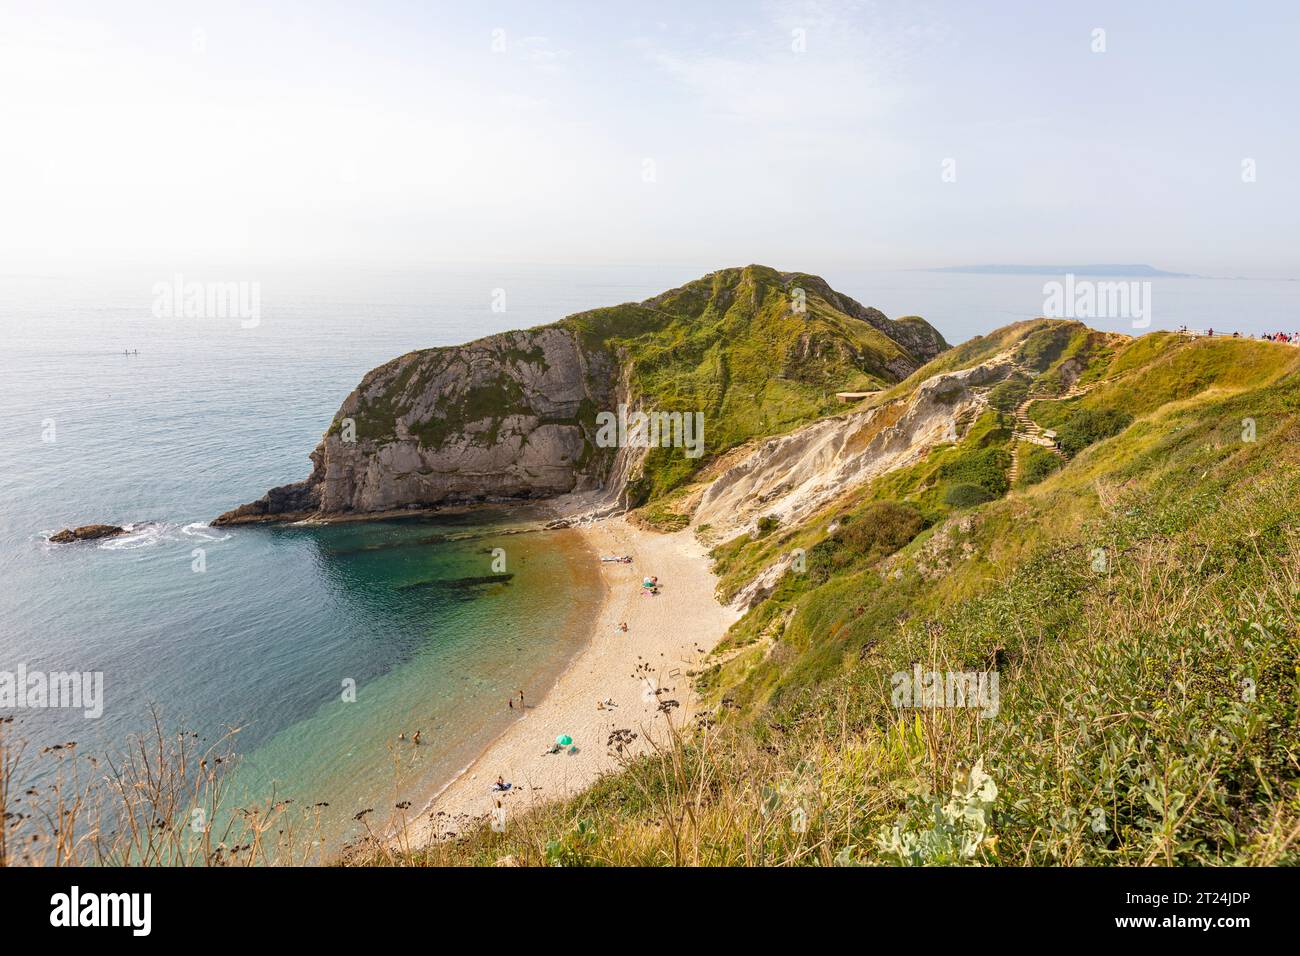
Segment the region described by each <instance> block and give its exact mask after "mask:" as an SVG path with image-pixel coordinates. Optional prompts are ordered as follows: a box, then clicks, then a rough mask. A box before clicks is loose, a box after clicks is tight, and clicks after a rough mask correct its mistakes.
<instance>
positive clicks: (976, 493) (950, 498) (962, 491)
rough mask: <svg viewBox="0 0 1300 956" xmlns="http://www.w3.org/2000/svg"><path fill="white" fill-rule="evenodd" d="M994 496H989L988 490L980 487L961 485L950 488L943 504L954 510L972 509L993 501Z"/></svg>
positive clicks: (945, 493) (945, 494)
mask: <svg viewBox="0 0 1300 956" xmlns="http://www.w3.org/2000/svg"><path fill="white" fill-rule="evenodd" d="M994 497H995V496H994V495H991V494H989V492H988V490H987V489H985V488H981V487H980V486H979V485H972V484H965V483H963V484H959V485H953V486H952V487H950V488H949V489H948V490H947V491H946V492H944V495H943V503H944V504H946V505H948V506H950V507H953V508H970V507H972V506H974V505H982V504H984V502H986V501H992V500H993V499H994Z"/></svg>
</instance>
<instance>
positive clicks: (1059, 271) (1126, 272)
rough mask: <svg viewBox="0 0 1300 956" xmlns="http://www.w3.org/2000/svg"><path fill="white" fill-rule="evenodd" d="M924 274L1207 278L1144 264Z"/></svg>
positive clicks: (954, 268) (981, 268)
mask: <svg viewBox="0 0 1300 956" xmlns="http://www.w3.org/2000/svg"><path fill="white" fill-rule="evenodd" d="M920 271H921V272H963V273H970V274H973V275H1006V276H1059V275H1065V274H1066V273H1071V274H1073V275H1077V276H1130V277H1139V278H1166V279H1201V278H1204V276H1198V275H1194V274H1193V273H1190V272H1166V271H1165V270H1164V269H1157V268H1156V267H1155V266H1149V265H1147V264H1145V263H1102V264H1098V263H1090V264H1086V265H1047V266H1030V265H1002V264H991V265H976V266H941V267H938V268H934V269H921V270H920Z"/></svg>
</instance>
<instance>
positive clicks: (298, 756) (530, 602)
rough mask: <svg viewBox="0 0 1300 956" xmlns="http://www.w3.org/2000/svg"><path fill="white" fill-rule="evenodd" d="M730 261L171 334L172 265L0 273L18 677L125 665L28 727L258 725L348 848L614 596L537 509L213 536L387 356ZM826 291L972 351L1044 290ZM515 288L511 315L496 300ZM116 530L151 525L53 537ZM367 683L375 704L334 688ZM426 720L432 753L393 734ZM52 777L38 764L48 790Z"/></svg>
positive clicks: (1273, 302)
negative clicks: (162, 311) (97, 535)
mask: <svg viewBox="0 0 1300 956" xmlns="http://www.w3.org/2000/svg"><path fill="white" fill-rule="evenodd" d="M790 265H791V266H794V267H797V266H799V265H807V264H790ZM709 268H710V267H709V266H703V265H694V266H691V265H685V266H676V267H669V266H637V267H620V268H615V267H590V268H558V267H552V266H547V267H542V266H517V265H516V266H476V267H473V268H470V267H442V268H425V269H407V270H369V271H355V270H325V271H319V270H318V271H315V272H311V273H306V272H293V271H287V270H281V271H256V270H250V271H240V270H233V271H232V270H222V269H211V270H207V271H204V272H200V271H197V270H191V271H189V272H187V273H186V275H187V278H189V279H208V280H242V281H257V282H259V283H260V284H261V311H262V316H261V322H260V324H259V325H258V326H257V327H255V328H250V329H245V328H242V327H241V325H240V322H239V321H238V320H236V319H159V318H155V317H154V316H153V314H152V312H151V306H152V303H153V285H154V284H155V283H157V282H160V281H170V280H171V278H172V276H173V275H174V273H175V272H177V271H185V270H180V269H177V268H173V267H172V266H170V265H164V266H162V267H159V268H153V269H115V270H112V271H107V270H105V271H103V272H102V273H101V274H88V273H51V274H47V275H0V336H2V337H3V338H2V340H0V342H2V345H3V348H0V408H3V409H4V415H5V421H4V425H3V427H0V671H6V670H7V671H13V670H16V669H17V666H18V665H19V664H25V665H26V666H27V668H28V669H41V670H47V671H54V670H59V671H62V670H90V671H96V670H98V671H103V672H104V675H105V677H104V679H105V697H106V706H105V712H104V715H103V717H102V718H100V719H99V720H87V719H85V718H83V717H81V716H80V712H72V711H56V710H44V711H30V710H28V711H20V712H18V713H17V716H18V717H19V718H20V719H21V721H22V727H23V730H24V732H25V733H26V734H27V735H28V736H29V737H30V738H31V739H32V740H33V741H34V742H35V743H36V744H38V745H41V744H49V743H55V742H62V741H67V740H76V741H78V743H79V745H81V746H82V747H83V748H86V749H98V748H110V749H111V748H113V747H116V746H118V745H120V743H121V741H122V740H123V738H124V737H125V735H127V734H128V733H131V732H133V731H137V730H141V729H143V728H144V727H145V726H146V722H147V720H148V715H149V711H150V707H151V706H157V707H158V709H159V710H160V712H161V713H162V715H163V717H164V719H165V720H166V721H167V722H168V723H170V724H171V725H173V726H178V727H179V726H184V727H187V728H190V729H193V730H195V731H197V732H199V733H201V734H202V735H204V736H205V737H207V738H208V739H209V740H213V739H216V738H217V737H218V736H219V735H221V734H222V733H223V732H224V731H225V730H226V729H227V728H231V727H238V728H240V729H239V733H238V735H237V737H236V740H237V741H238V745H239V749H240V751H241V753H242V754H243V756H244V761H243V764H242V770H241V773H240V775H239V777H238V780H237V783H238V786H239V788H240V792H241V793H245V794H247V795H248V796H249V797H250V798H255V797H258V796H264V795H266V794H267V793H269V792H270V791H271V789H272V788H274V789H275V790H276V792H278V793H280V794H282V795H283V794H288V795H292V796H293V797H294V798H295V799H298V800H300V801H312V802H316V801H324V802H328V803H330V809H329V813H328V814H327V820H326V831H327V836H328V837H329V839H330V840H331V842H334V841H337V840H342V839H345V838H346V837H348V836H349V835H351V834H352V833H353V832H354V831H355V825H354V824H353V823H352V815H353V814H354V813H356V812H357V811H358V810H361V809H366V808H369V807H374V808H375V809H376V811H377V813H376V815H377V816H379V815H382V813H383V812H384V811H385V810H386V808H391V804H392V803H394V802H396V801H397V800H399V799H411V800H417V801H418V799H419V796H420V795H421V794H423V793H426V792H428V791H430V790H432V789H435V788H436V787H437V786H438V785H439V784H440V783H441V782H444V781H445V780H446V779H447V778H448V777H449V776H450V775H451V774H453V773H454V772H455V771H456V770H458V769H460V768H461V767H462V766H464V764H465V763H466V762H468V760H469V759H471V758H472V757H473V755H474V754H475V753H476V752H477V751H478V750H479V749H480V748H481V747H482V746H483V745H484V744H485V743H486V742H487V740H489V739H490V738H491V737H492V736H493V735H494V734H496V733H498V732H499V730H500V729H501V728H502V727H503V726H504V725H505V722H506V721H508V720H509V719H510V715H509V712H508V711H506V709H505V707H504V701H505V698H506V697H507V696H509V694H510V693H511V692H512V691H515V690H517V689H520V688H522V689H524V690H525V693H526V694H528V695H531V696H532V697H534V698H535V697H536V696H538V695H540V693H541V692H542V691H543V690H544V688H545V687H546V686H547V684H548V682H549V681H550V679H551V677H552V676H553V675H554V674H555V673H556V672H557V671H558V669H559V668H561V667H562V666H563V664H564V662H565V661H566V660H568V659H569V657H570V656H571V655H572V654H573V652H574V651H575V650H576V649H577V647H578V646H579V645H580V643H581V641H582V639H583V637H584V634H585V630H584V621H585V619H586V617H587V616H588V615H589V612H590V609H591V607H592V606H593V604H594V602H595V601H596V600H597V598H598V596H599V595H598V591H597V589H598V584H597V582H596V579H595V574H594V571H593V563H592V562H591V560H590V556H589V555H586V554H585V553H584V552H583V551H582V548H581V545H580V543H579V542H578V541H577V540H576V539H575V538H574V537H573V536H571V535H570V534H569V533H567V532H546V533H534V534H522V535H509V534H505V531H507V530H509V526H510V525H512V524H518V522H519V521H520V520H522V519H523V518H524V517H526V516H524V515H520V514H518V513H515V512H512V513H511V514H509V515H503V514H501V513H476V514H474V515H468V516H466V515H461V516H450V515H449V516H446V517H441V518H439V519H438V520H434V521H417V520H406V521H401V522H383V523H374V524H358V525H341V526H331V527H319V528H245V529H234V530H230V531H221V530H214V529H210V528H208V527H207V526H206V522H207V521H208V520H209V519H211V518H212V517H213V516H215V515H217V514H219V513H221V512H222V511H225V510H227V509H228V508H230V507H233V506H234V505H236V504H240V503H242V502H245V501H249V500H252V499H253V498H256V497H258V496H259V495H261V494H262V493H263V492H264V491H265V490H266V489H267V488H269V487H271V486H273V485H277V484H282V483H285V482H288V481H294V480H298V479H300V478H303V477H305V476H306V474H307V472H308V470H309V463H308V461H307V457H306V456H307V454H308V452H310V451H311V449H312V448H313V447H314V446H315V444H316V442H317V441H318V439H319V437H320V434H321V432H322V431H323V429H324V428H325V426H326V425H327V424H328V422H329V420H330V418H331V416H332V415H333V413H334V411H335V410H336V408H337V407H338V405H339V403H340V402H341V401H342V399H343V398H344V397H345V396H346V395H347V393H348V392H349V391H350V390H351V389H352V387H353V386H354V385H355V384H356V383H357V381H358V380H359V379H360V377H361V376H362V375H363V374H364V373H365V372H366V371H367V370H369V369H370V368H372V367H374V366H375V365H377V364H379V363H381V362H383V361H386V360H388V359H390V358H392V357H394V356H396V355H400V354H402V353H403V352H406V351H409V350H411V349H414V348H422V347H427V346H432V345H448V344H454V343H458V342H463V341H467V340H469V339H472V338H476V337H478V336H481V335H486V334H489V333H491V332H496V331H501V330H504V329H509V328H520V327H528V326H532V325H537V324H540V323H543V322H547V321H551V320H554V319H556V318H559V317H561V316H563V315H565V314H568V313H571V312H575V311H579V310H581V309H586V308H592V307H595V306H599V305H607V304H611V303H617V302H623V301H629V300H638V299H642V298H645V297H647V296H649V295H653V294H655V293H657V292H660V291H663V290H665V289H668V288H671V287H673V286H676V285H679V284H681V283H683V282H685V281H688V280H689V279H691V278H694V277H696V276H698V275H700V274H703V273H704V272H706V271H708V269H709ZM824 275H825V277H826V278H827V280H828V281H830V282H831V284H832V285H833V286H835V287H836V288H838V289H840V290H842V291H844V292H846V293H847V294H849V295H852V296H854V297H855V298H858V299H859V300H860V301H862V302H864V303H867V304H869V305H875V306H878V307H879V308H881V309H883V310H884V311H885V312H886V313H888V314H890V315H894V316H897V315H902V314H908V313H917V314H921V315H925V316H926V317H927V318H929V319H930V320H931V321H933V322H934V324H935V325H936V326H938V327H939V329H940V330H941V331H942V332H943V333H944V334H945V336H946V337H948V339H949V340H950V341H953V342H959V341H962V340H963V339H965V338H968V337H969V336H971V335H974V334H979V333H982V332H986V331H988V330H990V329H991V328H994V327H996V326H999V325H1003V324H1005V323H1007V322H1010V321H1015V320H1018V319H1021V318H1027V317H1031V316H1033V315H1035V314H1037V312H1038V311H1039V310H1040V309H1041V304H1042V294H1041V286H1042V283H1043V278H1042V277H1037V276H1030V277H1019V276H974V275H943V274H932V273H919V272H911V273H873V272H867V271H862V270H856V271H855V270H840V271H838V272H836V271H834V270H832V271H828V272H824ZM496 289H504V290H505V291H506V299H505V302H506V310H505V311H504V312H494V311H493V310H492V304H493V302H494V290H496ZM1298 293H1300V284H1298V283H1294V282H1246V281H1217V280H1183V279H1179V280H1174V279H1161V280H1156V282H1155V284H1154V290H1153V297H1154V303H1155V323H1154V327H1175V326H1177V325H1180V324H1184V323H1185V324H1187V325H1190V326H1192V327H1196V328H1203V327H1206V326H1208V325H1214V326H1216V327H1222V328H1224V329H1225V330H1231V329H1234V328H1239V329H1240V330H1241V331H1243V332H1246V333H1251V332H1262V331H1276V330H1278V329H1288V330H1290V329H1293V328H1294V327H1295V326H1296V324H1297V320H1296V318H1295V317H1296V315H1297V311H1298V310H1297V305H1298V304H1300V303H1298ZM495 301H497V302H500V298H499V297H497V299H496V300H495ZM1095 324H1098V325H1100V326H1102V327H1111V328H1114V329H1115V330H1117V331H1131V330H1129V329H1126V328H1124V327H1123V324H1122V323H1118V322H1116V323H1111V325H1110V326H1107V325H1106V323H1095ZM123 349H129V350H138V354H131V355H123V354H122V351H123ZM51 426H52V434H51ZM47 437H52V438H53V439H54V440H53V441H46V440H43V439H44V438H47ZM96 521H107V522H113V523H119V524H132V525H133V533H132V534H131V535H130V536H128V537H125V538H120V539H115V540H112V541H107V542H103V543H100V544H94V543H91V544H81V545H75V546H69V547H58V546H51V545H49V544H47V543H46V541H45V538H46V537H47V536H48V534H49V533H50V532H51V531H54V530H57V529H59V528H62V527H65V526H68V525H79V524H85V523H90V522H96ZM494 547H502V548H504V549H505V552H506V561H507V572H508V573H510V574H512V575H513V577H511V578H509V579H508V580H501V581H496V582H487V583H474V582H472V581H471V582H466V581H465V579H474V578H481V577H487V576H490V575H491V574H492V573H493V571H492V568H491V559H492V555H491V549H492V548H494ZM195 549H202V551H203V558H204V561H205V562H206V570H204V571H202V572H196V571H194V570H193V564H194V561H195ZM457 582H460V583H459V584H458V583H457ZM344 680H352V681H355V682H356V686H357V699H356V701H355V703H345V702H344V701H343V700H342V699H341V693H342V682H343V681H344ZM416 729H419V730H421V732H422V737H423V739H424V741H425V743H424V744H423V745H422V746H421V747H420V748H418V749H417V748H414V747H412V746H410V745H409V744H401V743H400V742H398V741H397V735H398V734H400V733H403V732H406V733H408V734H409V733H410V732H412V731H414V730H416ZM41 766H42V764H41V763H40V761H39V759H38V760H35V761H34V762H33V763H31V764H29V770H30V772H32V773H33V774H34V775H35V776H36V777H37V778H39V774H40V768H41ZM417 809H418V807H417Z"/></svg>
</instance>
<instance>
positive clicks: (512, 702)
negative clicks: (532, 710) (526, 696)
mask: <svg viewBox="0 0 1300 956" xmlns="http://www.w3.org/2000/svg"><path fill="white" fill-rule="evenodd" d="M506 706H507V707H509V708H510V709H511V710H514V709H515V699H514V698H513V697H507V698H506Z"/></svg>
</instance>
